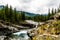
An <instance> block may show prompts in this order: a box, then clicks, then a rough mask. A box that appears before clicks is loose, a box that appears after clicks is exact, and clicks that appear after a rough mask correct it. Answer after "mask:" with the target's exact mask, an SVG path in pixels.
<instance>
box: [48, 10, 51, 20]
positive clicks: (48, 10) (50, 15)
mask: <svg viewBox="0 0 60 40" xmlns="http://www.w3.org/2000/svg"><path fill="white" fill-rule="evenodd" d="M50 14H51V13H50V9H49V10H48V20H49V19H50V16H51V15H50Z"/></svg>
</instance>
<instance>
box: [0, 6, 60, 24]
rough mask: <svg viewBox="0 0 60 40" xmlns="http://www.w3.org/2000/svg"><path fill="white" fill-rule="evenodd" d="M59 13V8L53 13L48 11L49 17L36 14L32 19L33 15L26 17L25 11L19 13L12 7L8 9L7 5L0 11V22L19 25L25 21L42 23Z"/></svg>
mask: <svg viewBox="0 0 60 40" xmlns="http://www.w3.org/2000/svg"><path fill="white" fill-rule="evenodd" d="M54 10H55V11H54ZM57 10H58V11H57ZM57 12H60V9H59V8H58V9H53V8H52V11H51V12H50V9H49V10H48V14H47V15H42V14H41V15H39V14H35V15H34V16H32V17H31V15H32V14H31V15H30V16H26V14H27V12H24V11H20V12H18V11H17V10H16V8H14V9H13V8H12V6H10V7H8V5H6V6H3V8H2V9H1V10H0V20H3V21H7V22H11V23H18V24H19V23H20V22H22V21H24V20H34V21H37V22H40V21H47V20H49V19H50V17H51V16H53V15H54V14H56V13H57Z"/></svg>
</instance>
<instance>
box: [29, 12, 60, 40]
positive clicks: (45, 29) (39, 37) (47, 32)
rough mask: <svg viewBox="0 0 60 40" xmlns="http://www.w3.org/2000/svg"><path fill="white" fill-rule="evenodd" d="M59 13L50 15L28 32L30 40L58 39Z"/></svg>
mask: <svg viewBox="0 0 60 40" xmlns="http://www.w3.org/2000/svg"><path fill="white" fill-rule="evenodd" d="M59 14H60V13H57V14H55V15H54V16H52V17H51V18H52V19H50V20H48V21H46V22H45V23H44V24H42V25H39V26H38V27H37V28H35V29H33V30H31V31H30V32H28V33H29V35H30V37H32V40H60V15H59Z"/></svg>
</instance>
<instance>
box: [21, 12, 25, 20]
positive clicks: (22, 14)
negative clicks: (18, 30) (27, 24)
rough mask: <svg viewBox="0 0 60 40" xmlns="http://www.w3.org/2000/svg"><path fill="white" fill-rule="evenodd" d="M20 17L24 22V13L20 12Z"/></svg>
mask: <svg viewBox="0 0 60 40" xmlns="http://www.w3.org/2000/svg"><path fill="white" fill-rule="evenodd" d="M21 17H22V20H23V21H24V20H25V12H22V11H21Z"/></svg>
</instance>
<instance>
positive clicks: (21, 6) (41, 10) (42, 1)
mask: <svg viewBox="0 0 60 40" xmlns="http://www.w3.org/2000/svg"><path fill="white" fill-rule="evenodd" d="M59 3H60V0H0V5H1V4H3V5H5V4H8V5H11V6H12V7H13V8H15V7H16V8H17V9H18V10H23V11H27V12H32V13H35V14H45V13H47V12H48V9H49V8H50V9H51V8H57V7H58V5H59Z"/></svg>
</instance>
